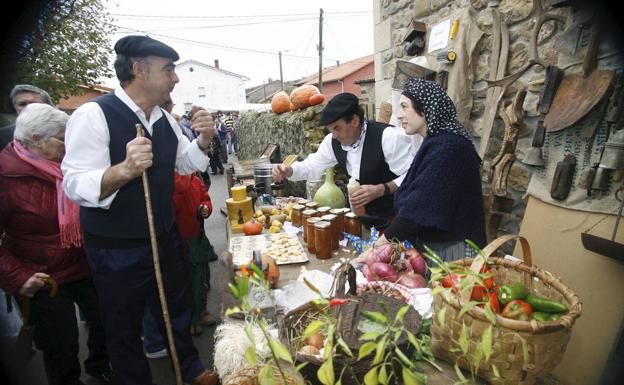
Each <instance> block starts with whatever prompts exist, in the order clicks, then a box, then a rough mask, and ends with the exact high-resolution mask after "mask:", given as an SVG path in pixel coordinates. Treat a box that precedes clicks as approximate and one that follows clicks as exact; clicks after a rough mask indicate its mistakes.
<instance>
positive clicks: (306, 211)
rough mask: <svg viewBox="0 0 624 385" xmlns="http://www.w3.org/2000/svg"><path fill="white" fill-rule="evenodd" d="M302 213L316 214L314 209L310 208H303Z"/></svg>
mask: <svg viewBox="0 0 624 385" xmlns="http://www.w3.org/2000/svg"><path fill="white" fill-rule="evenodd" d="M302 214H303V215H314V214H316V210H312V209H307V210H303V212H302Z"/></svg>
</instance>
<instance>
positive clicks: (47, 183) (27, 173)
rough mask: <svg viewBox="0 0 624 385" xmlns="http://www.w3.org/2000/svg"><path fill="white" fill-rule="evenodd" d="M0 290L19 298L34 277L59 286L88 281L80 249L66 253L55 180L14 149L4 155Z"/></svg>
mask: <svg viewBox="0 0 624 385" xmlns="http://www.w3.org/2000/svg"><path fill="white" fill-rule="evenodd" d="M2 232H4V233H5V235H4V238H3V239H2V244H1V245H0V287H1V288H2V289H3V290H4V291H6V292H7V293H9V294H15V293H17V291H18V290H19V289H20V288H21V287H22V285H23V284H24V283H25V282H26V281H27V280H28V278H30V277H31V276H32V275H33V274H34V273H36V272H43V273H47V274H50V276H51V277H52V278H54V279H55V280H56V281H57V282H58V283H59V284H63V283H68V282H74V281H78V280H82V279H85V278H87V277H88V276H89V269H88V267H87V262H86V259H85V254H84V251H83V249H82V248H78V247H72V248H62V247H61V239H60V230H59V226H58V216H57V205H56V181H55V180H54V178H53V177H51V176H49V175H46V174H43V173H42V172H40V171H39V170H37V169H35V168H34V167H33V166H31V165H30V164H28V163H26V162H24V161H23V160H21V159H20V158H19V157H18V156H17V154H16V153H15V150H14V149H13V145H11V144H9V145H8V146H6V147H5V149H4V150H3V151H2V152H0V233H2Z"/></svg>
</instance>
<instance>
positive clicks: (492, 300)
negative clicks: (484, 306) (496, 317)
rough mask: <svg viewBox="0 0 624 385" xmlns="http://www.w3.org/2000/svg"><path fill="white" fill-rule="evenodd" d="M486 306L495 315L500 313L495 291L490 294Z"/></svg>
mask: <svg viewBox="0 0 624 385" xmlns="http://www.w3.org/2000/svg"><path fill="white" fill-rule="evenodd" d="M488 304H490V307H491V308H492V311H493V312H494V313H496V314H498V313H500V304H499V303H498V296H497V295H496V291H495V292H494V293H492V294H490V299H489V300H488Z"/></svg>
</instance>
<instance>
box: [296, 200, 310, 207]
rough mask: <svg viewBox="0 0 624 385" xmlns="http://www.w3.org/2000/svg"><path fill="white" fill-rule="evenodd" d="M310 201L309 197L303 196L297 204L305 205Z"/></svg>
mask: <svg viewBox="0 0 624 385" xmlns="http://www.w3.org/2000/svg"><path fill="white" fill-rule="evenodd" d="M309 202H310V201H309V200H308V199H305V198H301V199H299V200H298V201H297V204H300V205H304V206H305V205H306V203H309Z"/></svg>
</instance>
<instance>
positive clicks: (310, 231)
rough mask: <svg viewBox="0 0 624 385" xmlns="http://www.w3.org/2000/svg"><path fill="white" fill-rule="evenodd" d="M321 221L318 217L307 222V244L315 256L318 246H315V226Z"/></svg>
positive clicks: (309, 250)
mask: <svg viewBox="0 0 624 385" xmlns="http://www.w3.org/2000/svg"><path fill="white" fill-rule="evenodd" d="M320 221H321V218H318V217H312V218H308V221H307V223H306V224H307V226H306V227H307V228H308V229H307V230H306V232H307V234H308V240H307V241H306V243H307V244H308V252H310V253H312V254H314V253H316V247H315V246H316V245H315V242H316V241H315V240H314V235H315V234H314V225H315V224H317V223H319V222H320Z"/></svg>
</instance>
